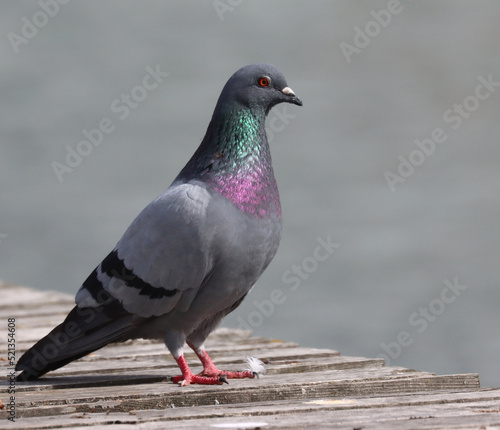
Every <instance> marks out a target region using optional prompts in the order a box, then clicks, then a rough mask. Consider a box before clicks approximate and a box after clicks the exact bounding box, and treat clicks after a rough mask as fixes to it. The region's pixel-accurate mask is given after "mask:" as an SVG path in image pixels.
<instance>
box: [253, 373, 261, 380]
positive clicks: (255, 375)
mask: <svg viewBox="0 0 500 430" xmlns="http://www.w3.org/2000/svg"><path fill="white" fill-rule="evenodd" d="M252 375H253V377H254V378H257V379H259V378H260V376H259V374H258V373H257V372H252Z"/></svg>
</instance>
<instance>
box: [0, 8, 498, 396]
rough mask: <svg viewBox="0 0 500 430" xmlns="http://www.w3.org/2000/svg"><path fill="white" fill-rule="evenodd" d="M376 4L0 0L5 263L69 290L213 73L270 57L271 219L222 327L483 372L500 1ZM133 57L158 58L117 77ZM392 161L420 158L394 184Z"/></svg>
mask: <svg viewBox="0 0 500 430" xmlns="http://www.w3.org/2000/svg"><path fill="white" fill-rule="evenodd" d="M49 4H50V5H52V6H50V7H49V6H47V5H49ZM224 4H225V5H226V7H222V6H221V5H224ZM231 4H232V5H231ZM42 5H45V6H43V7H42ZM44 7H45V9H46V10H47V11H50V14H51V15H53V16H52V17H50V16H49V15H48V12H44ZM47 8H48V9H47ZM387 8H388V2H384V1H372V2H369V3H368V2H362V1H352V0H349V1H347V0H346V1H337V2H328V1H323V2H321V1H317V2H314V3H312V4H308V6H307V8H306V7H305V6H304V3H303V2H298V1H295V2H294V1H287V2H285V1H275V2H264V1H253V2H241V3H240V4H238V5H235V2H231V3H230V2H227V1H224V0H223V1H222V2H213V3H212V2H204V3H201V2H186V1H182V2H181V1H172V2H160V1H147V2H127V1H121V2H117V1H109V2H106V3H102V2H96V1H87V2H71V3H69V4H67V5H59V6H57V7H56V6H54V3H53V2H51V1H48V0H47V1H46V2H43V1H42V2H22V3H19V2H9V3H3V4H2V13H1V14H0V23H1V27H0V28H1V29H2V30H1V31H2V37H1V39H0V40H1V42H0V54H1V55H0V58H2V61H1V63H0V70H1V74H0V88H1V97H0V118H1V120H0V121H1V123H2V124H1V129H0V130H1V131H0V136H1V137H0V145H1V146H0V180H1V183H2V187H1V192H2V194H1V202H2V206H1V219H0V240H1V242H0V265H1V267H0V277H1V278H3V279H4V280H7V281H10V282H14V283H21V284H26V285H31V286H34V287H37V288H43V289H56V290H61V291H66V292H69V293H74V292H76V290H77V288H78V287H79V285H80V283H81V282H82V281H83V280H84V279H85V278H86V276H87V275H88V273H89V272H90V271H91V270H92V269H93V268H94V267H95V266H96V265H97V264H98V263H99V261H100V260H101V259H102V258H103V257H104V256H105V255H106V254H107V252H109V251H110V250H111V249H112V247H113V246H114V244H115V243H116V242H117V241H118V239H119V238H120V236H121V234H122V233H123V232H124V230H125V228H126V227H127V226H128V224H129V223H130V222H131V221H132V219H133V218H134V217H135V216H136V215H137V214H138V213H139V212H140V210H141V209H142V208H143V207H144V206H145V205H146V204H147V203H148V202H149V201H150V200H152V199H153V198H154V197H155V196H156V195H157V194H159V193H160V192H162V191H163V190H164V189H165V188H166V187H167V186H168V185H169V184H170V182H171V181H172V179H173V178H174V177H175V176H176V174H177V172H178V171H179V169H180V168H181V167H182V166H183V165H184V163H185V162H186V161H187V159H188V158H189V157H190V155H191V154H192V152H193V151H194V150H195V149H196V147H197V145H198V144H199V142H200V140H201V138H202V137H203V134H204V132H205V129H206V126H207V124H208V121H209V119H210V116H211V113H212V109H213V107H214V105H215V101H216V99H217V97H218V95H219V92H220V90H221V88H222V86H223V85H224V83H225V81H226V80H227V78H228V77H229V76H230V75H231V74H232V73H233V72H234V71H235V70H236V69H238V68H239V67H241V66H242V65H244V64H247V63H251V62H256V61H259V62H271V63H273V64H276V65H277V66H278V67H280V69H281V70H282V71H283V72H284V74H285V76H286V77H287V79H288V83H289V85H290V86H291V87H292V88H293V89H294V91H295V92H296V93H297V94H298V95H300V97H302V99H303V100H304V107H303V108H298V107H295V106H289V107H287V108H286V113H287V114H288V115H289V116H288V117H287V116H286V115H285V116H283V111H282V110H281V111H280V112H282V115H281V117H279V115H278V118H281V120H276V122H275V124H278V125H277V126H276V127H275V128H274V129H273V128H271V133H272V151H273V160H274V164H275V171H276V175H277V178H278V182H279V185H280V191H281V199H282V204H283V212H284V220H285V228H284V237H283V241H282V244H281V248H280V250H279V251H278V255H277V256H276V258H275V260H274V262H273V263H272V264H271V266H270V267H269V269H268V270H267V272H266V273H265V274H264V276H263V277H262V279H261V280H260V281H259V283H258V285H257V286H256V288H255V289H254V290H253V291H252V293H251V294H250V296H249V297H248V298H247V300H246V301H245V302H244V304H243V305H242V306H241V307H240V308H239V309H238V310H237V312H235V313H234V314H232V315H231V316H229V317H228V318H227V319H226V320H225V325H230V326H234V327H237V326H241V327H245V326H250V327H251V328H253V329H254V331H255V332H256V333H257V334H260V335H264V336H270V337H275V338H281V339H286V340H295V341H298V342H300V343H301V344H303V345H307V346H316V347H330V348H335V349H338V350H340V351H341V352H342V353H343V354H353V355H361V356H370V357H372V356H385V357H386V358H388V359H389V361H390V362H391V364H395V365H402V366H407V367H413V368H417V369H422V370H427V371H436V372H439V373H455V372H479V374H480V376H481V380H482V384H483V385H485V386H487V385H496V386H499V385H500V375H499V373H498V371H497V367H498V366H497V363H498V359H499V356H500V340H499V336H498V326H499V324H500V313H499V312H498V311H497V309H496V305H497V303H498V302H499V300H498V299H499V288H498V284H499V279H500V265H499V264H498V249H499V245H498V244H499V239H500V229H499V221H498V219H499V212H500V203H499V198H498V196H499V192H500V169H498V160H499V156H500V147H499V142H498V136H499V135H500V130H499V128H500V125H499V121H498V112H499V107H500V87H498V86H495V84H494V83H493V84H490V85H489V87H490V89H489V90H488V86H484V85H483V88H482V89H481V90H480V92H479V93H478V95H476V88H477V87H478V85H480V84H481V82H483V81H484V80H488V79H490V80H491V81H492V82H500V72H499V71H498V70H499V69H500V67H499V65H500V58H499V54H498V53H499V45H500V37H499V36H500V29H499V27H498V19H499V14H500V4H498V3H497V2H494V1H481V2H479V3H478V2H476V3H470V2H465V1H454V2H451V1H442V2H439V3H435V2H431V1H420V2H409V3H406V2H403V3H401V5H400V7H399V8H398V9H397V11H399V12H398V13H390V12H385V13H381V12H379V11H381V10H387ZM397 11H395V12H397ZM44 14H45V17H46V18H47V19H45V18H44ZM376 17H378V19H379V21H380V22H381V23H383V25H382V24H377V22H376ZM389 18H390V22H388V20H389ZM384 20H385V21H384ZM27 21H29V22H30V23H31V26H33V25H34V24H33V23H37V26H35V27H33V28H34V29H33V28H31V27H30V24H26V22H27ZM367 25H368V26H367ZM24 27H25V28H24ZM23 28H24V30H23ZM357 28H359V30H357ZM23 31H24V32H23ZM30 31H31V33H30ZM361 32H363V33H364V34H366V33H369V34H371V35H372V37H370V36H362V35H360V33H361ZM33 33H36V34H33ZM13 34H15V35H17V36H20V37H24V41H22V42H19V41H20V40H21V39H20V38H19V37H17V38H16V36H13ZM23 34H25V35H26V34H28V35H30V36H32V37H30V38H28V37H25V36H23ZM355 37H356V39H355ZM367 41H368V42H367ZM342 43H344V45H341V44H342ZM356 43H357V44H356ZM345 44H350V45H351V46H352V47H354V51H350V52H351V55H350V56H349V60H350V62H348V61H347V58H346V56H345V55H344V53H343V52H342V49H341V46H344V49H346V48H345V46H347V45H345ZM364 45H366V46H364ZM351 49H352V48H351ZM16 51H18V52H16ZM353 52H354V53H353ZM148 66H149V67H151V68H152V69H155V68H158V70H160V71H161V72H165V73H168V76H167V77H165V78H164V79H163V81H162V82H160V83H159V84H158V86H157V87H156V88H155V89H152V90H150V91H147V92H145V93H143V92H141V91H140V90H137V89H135V90H134V88H136V87H137V86H138V85H142V82H143V79H144V76H145V75H146V74H147V73H148V71H147V70H146V67H148ZM481 79H483V81H481ZM134 91H135V92H134ZM131 92H132V93H133V94H135V96H136V98H138V99H141V101H140V102H137V106H134V108H130V109H129V111H128V114H127V115H126V117H125V118H123V119H121V118H120V116H125V108H124V107H123V106H124V103H125V102H122V101H121V97H122V94H130V93H131ZM486 95H487V97H486ZM478 97H481V98H482V99H479V98H478ZM115 100H118V102H115ZM113 103H114V104H113ZM454 104H462V105H465V107H463V108H460V107H456V106H455V107H454ZM113 106H114V107H113ZM120 108H121V110H120ZM279 109H280V108H278V110H279ZM281 109H282V108H281ZM449 109H452V112H451V113H450V112H448V113H447V111H449ZM453 109H462V111H461V112H463V115H462V114H458V113H456V112H458V111H456V112H453ZM467 109H468V110H467ZM274 115H276V114H274ZM443 115H444V117H443ZM456 115H459V117H460V118H461V124H459V126H456V125H457V124H458V120H456V119H455V120H452V118H455V117H456ZM105 118H108V119H109V120H110V121H111V124H112V126H113V127H114V128H113V131H112V132H110V133H108V134H106V133H104V134H103V140H102V143H101V144H100V145H99V146H97V147H93V149H92V150H91V152H90V153H89V154H88V156H85V157H83V158H82V160H81V162H80V163H79V164H78V165H76V166H75V167H74V168H73V169H72V171H71V172H65V173H62V174H61V175H60V177H61V178H62V182H59V181H58V178H57V176H56V174H55V172H54V170H53V168H52V164H53V163H54V162H58V163H65V157H66V155H67V151H68V150H67V148H66V147H67V146H68V145H69V147H70V148H73V149H75V148H76V147H77V145H78V143H79V142H80V141H82V140H83V139H84V135H83V134H82V130H84V129H85V130H87V131H91V130H92V129H95V128H96V127H98V126H99V123H100V122H101V121H103V119H105ZM283 118H285V119H284V120H283ZM279 121H282V122H279ZM108 126H109V124H108ZM455 126H456V127H455ZM454 127H455V128H454ZM437 128H438V129H441V130H442V133H444V135H446V139H445V140H444V141H443V142H442V143H436V145H435V148H434V150H433V151H431V150H430V149H428V151H429V153H430V155H428V156H425V155H424V156H423V157H421V158H419V154H418V153H415V152H414V151H415V150H417V149H418V146H417V145H416V144H415V142H414V141H415V139H419V140H420V141H422V140H424V139H428V138H431V136H432V132H433V130H435V129H437ZM428 145H430V144H429V143H428ZM428 148H430V146H429V147H428ZM412 154H413V155H412ZM398 157H402V158H403V159H404V160H406V162H408V160H409V158H410V157H412V160H413V161H414V162H415V164H418V163H421V164H420V165H418V166H416V167H414V171H413V172H411V174H410V173H408V172H410V170H408V169H409V168H408V166H407V167H406V169H407V170H406V171H405V170H404V166H403V167H400V169H403V170H402V171H403V172H406V174H407V175H408V176H407V177H406V178H405V177H401V179H403V180H404V181H403V182H396V183H395V184H394V192H392V191H391V188H390V186H389V185H388V182H387V180H386V178H385V177H384V173H385V172H391V173H393V174H398V175H399V173H398V167H399V165H400V163H401V158H399V159H398ZM318 238H319V239H318ZM318 240H319V241H318ZM321 241H326V242H328V241H331V242H335V243H337V244H338V247H337V248H331V253H330V252H329V251H325V250H324V252H323V251H321V252H323V253H322V254H318V252H319V251H316V253H315V250H316V248H317V247H318V246H319V245H318V244H319V243H321ZM318 255H322V256H324V257H325V259H324V261H319V260H318V259H317V258H315V256H318ZM445 280H446V282H445ZM450 285H451V287H450Z"/></svg>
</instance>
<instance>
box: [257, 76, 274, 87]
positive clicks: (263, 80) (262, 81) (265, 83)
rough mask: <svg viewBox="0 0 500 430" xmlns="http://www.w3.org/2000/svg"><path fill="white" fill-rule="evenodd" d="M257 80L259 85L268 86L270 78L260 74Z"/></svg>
mask: <svg viewBox="0 0 500 430" xmlns="http://www.w3.org/2000/svg"><path fill="white" fill-rule="evenodd" d="M257 82H258V84H259V86H260V87H268V86H269V84H270V83H271V79H269V78H268V77H267V76H262V77H261V78H259V80H258V81H257Z"/></svg>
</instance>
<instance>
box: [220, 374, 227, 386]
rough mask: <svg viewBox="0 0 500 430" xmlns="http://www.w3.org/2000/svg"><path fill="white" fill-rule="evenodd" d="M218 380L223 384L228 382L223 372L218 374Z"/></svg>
mask: <svg viewBox="0 0 500 430" xmlns="http://www.w3.org/2000/svg"><path fill="white" fill-rule="evenodd" d="M219 382H222V383H224V384H229V382H227V375H226V374H225V373H222V374H220V375H219Z"/></svg>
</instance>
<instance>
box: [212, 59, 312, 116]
mask: <svg viewBox="0 0 500 430" xmlns="http://www.w3.org/2000/svg"><path fill="white" fill-rule="evenodd" d="M279 103H293V104H295V105H298V106H302V100H301V99H300V98H299V97H297V96H296V95H295V93H294V92H293V91H292V89H291V88H290V87H289V86H288V85H287V83H286V79H285V77H284V76H283V74H282V73H281V72H280V71H279V69H278V68H277V67H276V66H273V65H272V64H262V63H256V64H249V65H247V66H244V67H242V68H241V69H239V70H238V71H236V72H235V73H234V74H233V76H231V78H229V80H228V81H227V83H226V85H225V86H224V89H223V90H222V93H221V95H220V97H219V101H218V103H217V105H218V107H220V108H223V107H226V106H232V105H234V104H238V105H240V106H244V107H246V108H250V110H252V111H259V110H263V111H264V113H265V114H266V115H267V113H268V112H269V111H270V110H271V108H272V107H273V106H276V105H277V104H279Z"/></svg>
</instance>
